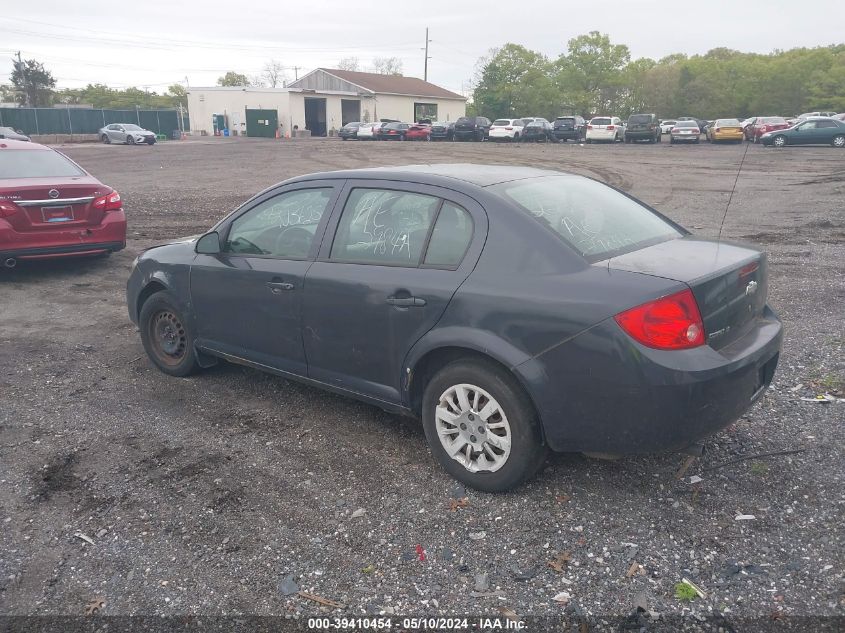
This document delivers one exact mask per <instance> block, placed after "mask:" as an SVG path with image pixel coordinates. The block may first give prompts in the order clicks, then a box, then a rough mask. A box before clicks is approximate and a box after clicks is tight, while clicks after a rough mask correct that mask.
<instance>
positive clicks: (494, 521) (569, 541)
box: [0, 138, 845, 620]
mask: <svg viewBox="0 0 845 633" xmlns="http://www.w3.org/2000/svg"><path fill="white" fill-rule="evenodd" d="M63 151H65V152H67V153H68V154H69V155H70V156H71V157H72V158H74V159H75V160H77V161H78V162H79V163H80V164H82V165H83V166H84V167H85V168H86V169H88V170H89V171H90V172H92V173H93V174H95V175H96V176H98V177H99V178H100V179H101V180H102V181H103V182H105V183H107V184H109V185H112V186H113V187H115V188H117V189H118V190H119V191H120V193H121V194H122V196H123V198H124V200H125V202H126V211H127V216H128V218H129V243H128V247H127V248H126V250H124V251H122V252H120V253H117V254H115V255H113V256H111V257H110V258H102V259H88V260H78V261H64V262H53V263H42V264H25V265H24V264H21V265H19V266H18V267H17V268H16V269H14V270H7V271H0V544H2V547H0V613H5V614H21V615H24V614H27V615H29V614H67V615H81V614H83V613H84V610H85V607H86V605H87V604H89V603H90V602H91V601H92V600H95V599H102V600H104V601H105V606H104V608H103V611H102V612H103V613H104V614H110V615H132V614H165V615H173V614H203V615H218V614H292V615H296V614H300V615H304V614H314V613H320V612H321V611H320V609H321V607H320V605H319V604H318V603H316V602H314V601H311V600H308V599H305V598H303V597H301V596H299V595H297V594H296V593H294V592H295V591H296V590H297V589H301V590H302V591H306V592H309V593H312V594H316V595H318V596H322V597H325V598H328V599H330V600H333V601H336V602H338V603H341V604H342V605H344V607H343V608H342V609H336V610H332V609H331V608H326V609H325V610H324V611H322V613H332V614H349V615H353V614H354V615H358V614H376V613H387V614H391V613H395V614H442V615H457V614H485V615H498V614H500V612H499V611H498V609H499V608H500V607H504V608H507V609H512V610H514V611H515V612H516V613H517V614H519V615H520V616H527V615H532V614H533V615H547V614H561V613H575V614H594V615H607V616H614V615H619V616H622V615H625V614H628V613H630V612H631V611H632V610H633V609H635V608H636V606H638V605H639V606H642V607H643V608H645V609H646V610H650V611H654V612H656V613H659V614H662V615H664V616H665V615H670V614H697V615H704V616H706V615H712V614H722V615H724V616H725V617H727V618H728V619H729V620H730V619H731V618H741V617H759V618H761V619H762V620H765V619H768V618H770V617H773V614H775V615H777V614H782V615H784V616H797V615H817V616H839V617H842V616H843V615H845V580H844V579H845V575H844V574H845V565H843V563H845V528H843V526H845V460H843V449H845V424H843V423H844V422H845V402H840V403H831V404H816V403H810V402H806V401H802V400H801V398H803V397H811V396H815V395H816V394H819V393H825V392H828V393H833V394H837V393H838V395H839V396H840V397H845V393H843V382H844V381H845V358H844V357H845V354H843V347H845V318H843V315H844V314H845V152H843V151H837V150H834V149H832V148H828V147H819V148H789V149H785V150H773V149H764V148H762V147H760V146H749V147H748V148H747V155H746V156H745V162H744V166H743V168H742V172H741V174H740V175H739V178H738V182H737V185H736V192H735V193H734V196H733V201H732V203H731V206H730V210H729V212H728V215H727V218H726V221H725V223H724V229H723V232H722V235H723V237H724V238H728V239H732V240H743V241H749V242H752V243H754V244H757V245H759V246H760V247H762V248H765V249H766V250H768V251H769V253H770V262H771V266H770V270H771V281H770V297H769V298H770V303H771V304H772V305H773V307H774V308H775V309H776V310H777V311H778V312H779V313H780V315H781V317H782V319H783V321H784V325H785V333H786V338H785V343H784V350H783V354H782V356H781V362H780V367H779V369H778V373H777V375H776V376H775V381H774V384H773V386H772V388H771V389H770V390H769V391H768V392H767V394H766V396H765V397H764V398H763V399H762V401H761V402H760V403H758V404H757V405H755V406H754V407H753V409H752V410H751V411H749V412H748V414H747V415H746V416H745V417H743V418H742V419H741V420H739V421H738V422H737V423H736V424H735V425H734V426H733V427H731V428H730V429H728V430H726V431H725V432H723V433H720V434H719V435H718V436H716V437H714V438H712V439H711V440H709V441H708V442H707V452H706V453H705V455H704V456H703V457H702V458H700V459H698V460H695V461H694V462H693V463H692V464H691V465H690V467H689V469H688V471H687V472H686V475H685V478H684V479H678V478H676V473H677V472H678V470H679V468H680V467H681V464H682V462H683V461H684V457H683V456H681V455H677V454H674V455H653V456H645V457H636V458H625V459H621V460H618V461H613V462H607V461H598V460H594V459H588V458H586V457H583V456H580V455H556V456H553V457H552V458H551V459H550V461H549V464H548V466H547V467H546V469H545V470H544V471H543V472H542V473H541V475H540V476H539V477H538V478H537V479H536V480H535V481H533V482H531V483H530V484H528V485H526V486H524V487H522V488H520V489H519V490H516V491H514V492H512V493H509V494H503V495H487V494H480V493H476V492H474V491H466V490H463V489H462V488H461V487H460V486H459V485H457V484H456V482H455V481H454V480H452V479H450V478H449V477H448V476H447V475H446V474H445V473H444V472H443V471H441V470H440V469H439V468H438V466H437V465H436V464H435V462H434V460H433V459H432V457H431V455H430V453H429V451H428V449H427V447H426V444H425V439H424V437H423V434H422V432H421V429H420V428H419V427H418V426H417V425H416V424H415V423H414V421H413V420H404V419H400V418H397V417H395V416H392V415H389V414H386V413H384V412H382V411H380V410H378V409H375V408H372V407H370V406H367V405H363V404H359V403H356V402H353V401H350V400H345V399H342V398H339V397H336V396H333V395H328V394H326V393H323V392H320V391H318V390H315V389H312V388H309V387H304V386H301V385H298V384H295V383H291V382H288V381H285V380H283V379H280V378H277V377H273V376H268V375H264V374H261V373H259V372H257V371H253V370H250V369H246V368H243V367H237V366H234V365H228V364H225V363H223V364H221V365H220V366H219V367H217V368H214V369H212V370H210V371H206V372H205V373H202V374H200V375H198V376H195V377H191V378H187V379H177V378H171V377H168V376H165V375H164V374H162V373H160V372H158V371H156V370H155V369H154V368H153V366H152V365H151V363H150V362H149V361H148V360H147V358H146V356H145V355H144V353H143V349H142V347H141V343H140V340H139V336H138V333H137V331H136V329H135V327H134V326H133V325H132V324H131V323H130V322H129V319H128V317H127V314H126V307H125V298H124V291H125V281H126V278H127V276H128V270H129V265H130V262H131V261H132V259H133V258H134V257H135V256H136V255H137V253H138V252H139V251H140V250H141V249H143V248H145V247H147V246H150V245H153V244H156V243H160V242H162V241H166V240H169V239H171V238H177V237H180V236H185V235H190V234H196V233H199V232H202V231H203V230H204V229H205V228H207V227H209V226H210V225H211V224H213V223H214V222H215V221H216V220H217V219H219V218H220V217H222V216H223V215H224V214H226V213H227V212H228V211H230V210H231V209H232V208H233V207H234V206H235V205H237V204H238V203H239V202H241V201H243V200H245V199H246V198H248V197H249V196H251V195H252V194H254V193H255V192H257V191H259V190H261V189H263V188H264V187H267V186H269V185H271V184H274V183H276V182H278V181H281V180H284V179H286V178H288V177H291V176H295V175H299V174H303V173H308V172H313V171H326V170H334V169H345V168H355V167H363V166H375V165H378V166H381V165H401V164H409V163H428V162H476V163H498V164H514V165H531V166H537V167H545V168H550V169H559V170H568V171H573V172H576V173H581V174H587V175H590V176H594V177H597V178H599V179H601V180H603V181H605V182H608V183H610V184H613V185H615V186H617V187H621V188H622V189H624V190H626V191H628V192H630V193H632V194H633V195H635V196H637V197H639V198H641V199H642V200H644V201H646V202H647V203H649V204H651V205H653V206H654V207H656V208H657V209H659V210H660V211H662V212H664V213H666V214H667V215H669V216H670V217H672V218H673V219H674V220H676V221H678V222H680V223H681V224H683V225H685V226H686V227H688V228H689V229H691V230H692V231H693V232H695V233H698V234H701V235H705V236H715V235H717V234H718V231H719V224H720V222H721V220H722V216H723V214H724V212H725V205H726V203H727V201H728V197H729V194H730V191H731V188H732V187H733V185H734V180H735V179H736V176H737V168H738V166H739V163H740V160H741V159H742V157H743V154H744V152H745V151H746V146H744V145H726V146H710V145H707V144H702V145H700V146H688V147H686V146H670V145H669V144H668V143H663V144H661V145H615V146H608V145H589V146H586V145H585V146H579V145H575V144H567V145H548V146H546V145H531V146H528V145H496V144H491V143H484V144H475V143H372V142H371V143H365V142H360V143H359V142H340V141H338V140H334V139H330V140H305V139H303V140H297V141H269V140H267V141H259V140H248V139H213V138H211V139H204V140H194V141H184V142H166V143H160V144H158V145H156V146H154V147H124V146H117V145H112V146H102V145H88V146H72V147H71V146H68V147H65V148H63ZM787 451H796V452H790V453H788V454H775V455H766V454H771V453H783V452H787ZM761 454H762V455H761ZM693 475H697V476H700V477H701V478H702V481H701V482H700V483H694V484H691V483H689V481H690V480H689V478H690V477H691V476H693ZM464 497H466V498H467V501H466V503H463V502H462V503H451V508H450V502H451V500H453V499H455V500H460V499H463V498H464ZM362 511H363V512H362ZM740 515H753V517H754V518H753V519H738V518H737V517H739V516H740ZM567 557H568V562H567ZM422 559H424V560H422ZM551 561H557V562H556V565H557V567H558V569H555V568H554V567H553V566H550V565H549V563H550V562H551ZM683 578H687V579H689V580H691V581H693V582H694V583H695V584H696V585H697V586H698V587H700V588H701V589H702V590H703V592H704V593H705V594H706V598H701V597H699V598H697V599H695V600H693V601H684V600H681V599H679V598H677V597H676V596H675V585H676V583H678V582H680V581H681V580H682V579H683ZM561 592H567V593H568V594H569V596H570V598H569V601H568V603H567V602H566V601H565V600H563V599H561V600H559V601H555V600H554V599H553V598H554V597H555V596H556V595H558V594H559V593H561Z"/></svg>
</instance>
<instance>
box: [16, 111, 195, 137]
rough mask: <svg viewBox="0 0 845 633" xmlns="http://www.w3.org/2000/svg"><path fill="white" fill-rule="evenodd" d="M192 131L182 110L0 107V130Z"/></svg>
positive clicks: (66, 131)
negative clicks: (121, 127) (122, 126)
mask: <svg viewBox="0 0 845 633" xmlns="http://www.w3.org/2000/svg"><path fill="white" fill-rule="evenodd" d="M182 121H184V125H185V127H184V129H186V130H190V129H191V128H190V125H189V124H188V115H187V113H185V114H183V115H182V117H181V119H180V116H179V111H178V110H140V109H138V110H104V109H103V110H95V109H89V108H0V127H11V128H14V129H16V130H20V131H21V132H23V133H24V134H28V135H31V134H96V133H97V132H98V131H99V129H100V128H101V127H104V126H106V125H109V124H111V123H134V124H136V125H140V126H141V127H142V128H144V129H145V130H150V131H151V132H155V133H156V134H164V135H165V136H167V137H168V138H170V137H171V136H172V135H173V132H174V131H178V130H182V129H183V128H182Z"/></svg>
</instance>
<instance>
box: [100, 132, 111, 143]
mask: <svg viewBox="0 0 845 633" xmlns="http://www.w3.org/2000/svg"><path fill="white" fill-rule="evenodd" d="M100 139H101V140H102V141H103V143H105V144H106V145H108V144H109V143H111V139H110V138H109V135H108V134H103V135H102V136H101V137H100Z"/></svg>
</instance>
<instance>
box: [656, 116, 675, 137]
mask: <svg viewBox="0 0 845 633" xmlns="http://www.w3.org/2000/svg"><path fill="white" fill-rule="evenodd" d="M675 123H677V121H674V120H672V119H669V120H667V121H661V122H660V133H661V134H668V133H669V132H671V131H672V128H673V127H675Z"/></svg>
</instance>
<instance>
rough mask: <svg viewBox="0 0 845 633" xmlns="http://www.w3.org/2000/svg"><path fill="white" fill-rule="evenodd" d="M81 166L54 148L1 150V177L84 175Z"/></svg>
mask: <svg viewBox="0 0 845 633" xmlns="http://www.w3.org/2000/svg"><path fill="white" fill-rule="evenodd" d="M84 175H85V172H83V171H82V170H81V169H79V167H77V166H76V165H74V164H73V163H72V162H70V161H69V160H68V159H67V158H65V157H64V156H62V155H61V154H59V153H58V152H54V151H52V150H43V149H15V150H12V151H9V150H0V178H54V177H55V178H66V177H68V176H84Z"/></svg>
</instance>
